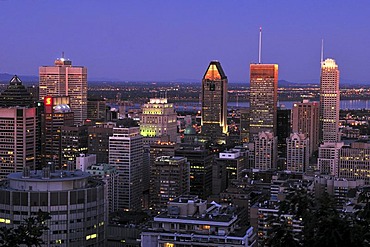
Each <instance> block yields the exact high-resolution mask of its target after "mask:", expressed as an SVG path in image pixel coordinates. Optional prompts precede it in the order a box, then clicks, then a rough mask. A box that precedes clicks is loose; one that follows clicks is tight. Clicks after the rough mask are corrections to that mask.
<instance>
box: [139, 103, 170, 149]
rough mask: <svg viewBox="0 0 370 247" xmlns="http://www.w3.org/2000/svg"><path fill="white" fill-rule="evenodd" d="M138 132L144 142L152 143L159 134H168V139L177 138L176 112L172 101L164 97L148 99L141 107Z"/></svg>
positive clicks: (157, 138) (156, 139)
mask: <svg viewBox="0 0 370 247" xmlns="http://www.w3.org/2000/svg"><path fill="white" fill-rule="evenodd" d="M141 110H142V115H141V121H140V134H141V135H142V136H143V137H144V142H146V143H152V142H156V141H158V140H159V137H160V136H165V135H168V136H169V141H171V142H176V140H177V114H176V112H175V107H174V106H173V104H172V103H168V102H167V99H166V98H154V99H150V100H149V102H148V103H146V104H144V105H142V107H141Z"/></svg>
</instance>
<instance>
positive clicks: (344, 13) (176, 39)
mask: <svg viewBox="0 0 370 247" xmlns="http://www.w3.org/2000/svg"><path fill="white" fill-rule="evenodd" d="M369 4H370V3H367V2H365V1H356V3H351V5H350V6H348V4H346V3H345V2H344V1H337V2H336V4H335V5H333V4H331V3H326V2H316V1H314V2H305V3H298V2H294V1H287V2H273V1H271V2H270V1H268V2H267V3H254V2H246V3H244V2H241V3H240V2H232V3H230V2H227V3H226V2H225V3H222V2H216V3H212V5H210V4H209V3H208V2H205V1H204V2H202V1H201V2H199V1H197V2H195V1H187V2H170V1H162V2H160V3H157V2H155V3H152V2H149V1H140V2H139V3H133V2H132V3H131V2H130V3H127V2H122V3H121V2H118V3H117V2H114V3H104V2H95V1H92V2H90V1H89V2H88V3H86V2H85V1H82V2H72V1H63V2H58V3H57V2H32V3H31V2H23V1H0V9H1V11H0V12H1V15H0V23H1V25H0V32H1V33H2V34H4V35H3V39H2V46H1V47H0V54H2V58H1V60H0V73H11V74H21V75H36V74H37V68H38V67H39V66H43V65H49V64H50V60H51V59H56V58H58V57H60V56H61V53H62V52H63V51H64V52H65V54H66V57H67V58H70V59H71V60H73V61H74V64H76V65H82V66H86V67H87V68H88V69H89V78H106V79H113V80H121V81H126V80H127V81H140V80H141V81H173V80H185V79H188V80H197V81H199V79H198V78H200V76H201V75H202V74H203V71H202V69H201V68H203V67H204V66H205V65H206V64H208V61H210V60H215V59H216V60H218V61H220V62H221V63H222V64H223V67H224V69H225V71H228V78H229V81H230V82H248V81H249V78H248V74H249V69H248V67H249V64H250V63H253V62H257V60H258V30H259V27H260V26H262V28H263V42H262V43H263V48H262V62H263V63H276V64H279V67H280V71H279V73H280V76H279V77H280V78H281V79H284V80H288V81H298V82H300V81H301V82H305V81H306V80H315V81H317V82H318V81H319V72H318V71H319V68H320V63H319V61H320V47H321V39H324V43H325V58H333V59H335V60H336V61H337V63H338V64H339V65H340V67H341V71H342V78H343V79H342V82H344V83H345V82H346V80H349V79H350V80H354V81H359V82H369V81H370V78H368V75H367V73H366V71H367V70H366V68H367V66H368V65H369V64H370V56H369V54H370V50H369V47H367V45H366V44H367V43H368V41H369V40H370V32H368V31H366V30H367V29H366V24H367V23H369V19H370V17H369V16H368V15H367V13H366V9H368V8H367V5H369ZM14 13H16V15H14ZM15 16H16V18H15ZM216 16H222V18H220V17H216ZM338 27H340V28H338ZM217 33H222V35H217V39H214V38H213V35H212V34H217Z"/></svg>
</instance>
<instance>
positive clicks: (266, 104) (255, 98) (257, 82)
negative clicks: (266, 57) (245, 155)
mask: <svg viewBox="0 0 370 247" xmlns="http://www.w3.org/2000/svg"><path fill="white" fill-rule="evenodd" d="M277 88H278V65H277V64H251V65H250V97H249V100H250V110H249V114H250V123H249V126H250V129H249V136H250V137H249V140H250V141H253V140H254V139H255V137H257V136H258V134H259V133H260V132H261V131H269V132H271V133H273V135H276V128H277Z"/></svg>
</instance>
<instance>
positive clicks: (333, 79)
mask: <svg viewBox="0 0 370 247" xmlns="http://www.w3.org/2000/svg"><path fill="white" fill-rule="evenodd" d="M339 103H340V91H339V70H338V65H337V64H336V63H335V61H334V60H333V59H330V58H328V59H326V60H325V61H323V62H322V63H321V78H320V129H321V136H322V137H321V139H322V142H339V141H340V136H339V108H340V105H339Z"/></svg>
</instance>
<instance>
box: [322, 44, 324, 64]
mask: <svg viewBox="0 0 370 247" xmlns="http://www.w3.org/2000/svg"><path fill="white" fill-rule="evenodd" d="M323 62H324V39H321V64H322V63H323Z"/></svg>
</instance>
